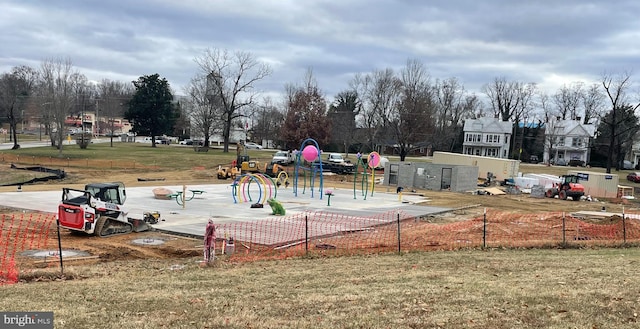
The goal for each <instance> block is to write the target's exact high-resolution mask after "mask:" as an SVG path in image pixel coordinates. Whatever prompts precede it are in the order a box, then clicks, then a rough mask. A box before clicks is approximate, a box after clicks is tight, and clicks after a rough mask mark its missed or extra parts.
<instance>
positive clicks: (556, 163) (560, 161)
mask: <svg viewBox="0 0 640 329" xmlns="http://www.w3.org/2000/svg"><path fill="white" fill-rule="evenodd" d="M551 164H552V165H554V166H566V165H567V160H565V159H557V160H556V161H552V162H551Z"/></svg>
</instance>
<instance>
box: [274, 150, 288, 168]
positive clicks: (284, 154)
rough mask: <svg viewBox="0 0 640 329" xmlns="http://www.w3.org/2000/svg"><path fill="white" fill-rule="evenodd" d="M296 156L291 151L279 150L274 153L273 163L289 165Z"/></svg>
mask: <svg viewBox="0 0 640 329" xmlns="http://www.w3.org/2000/svg"><path fill="white" fill-rule="evenodd" d="M293 161H294V157H293V154H292V153H291V152H290V151H278V152H276V154H274V155H273V158H272V159H271V163H277V164H281V165H288V164H290V163H293Z"/></svg>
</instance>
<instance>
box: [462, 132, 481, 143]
mask: <svg viewBox="0 0 640 329" xmlns="http://www.w3.org/2000/svg"><path fill="white" fill-rule="evenodd" d="M465 141H467V142H471V143H479V142H482V134H471V133H467V135H466V137H465Z"/></svg>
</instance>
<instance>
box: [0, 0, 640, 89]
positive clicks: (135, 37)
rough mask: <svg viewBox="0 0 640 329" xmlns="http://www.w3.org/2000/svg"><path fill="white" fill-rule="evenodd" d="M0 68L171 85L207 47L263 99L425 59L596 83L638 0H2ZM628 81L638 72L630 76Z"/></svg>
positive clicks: (634, 61)
mask: <svg viewBox="0 0 640 329" xmlns="http://www.w3.org/2000/svg"><path fill="white" fill-rule="evenodd" d="M0 6H1V7H0V28H1V29H2V31H3V33H2V34H0V44H2V48H3V52H2V53H1V54H0V70H1V71H6V70H8V69H9V68H10V67H12V66H15V65H22V64H27V65H31V66H34V67H37V66H38V65H39V63H40V62H41V61H42V60H43V59H46V58H51V57H69V58H70V59H71V60H72V61H73V63H74V64H75V65H76V66H77V67H78V69H79V70H80V71H81V72H83V73H85V74H86V75H87V76H88V78H89V79H91V80H100V79H102V78H109V79H118V80H124V81H131V80H133V79H135V78H136V77H138V76H140V75H143V74H152V73H159V74H160V75H162V76H164V77H166V78H167V79H168V80H169V81H170V82H171V84H172V86H173V87H174V89H176V90H178V91H181V90H182V87H183V86H184V85H186V84H187V83H188V81H189V79H190V78H191V77H192V76H193V75H194V74H195V73H196V70H197V68H196V65H195V63H194V62H193V58H194V57H196V56H198V55H200V54H201V53H202V52H203V50H204V49H206V48H221V49H228V50H230V51H236V50H240V51H247V52H250V53H252V54H253V55H254V56H256V57H257V58H259V59H260V60H263V61H265V62H267V63H269V64H271V65H272V67H273V72H274V73H273V75H272V76H271V77H270V78H269V79H266V80H264V81H262V82H261V83H260V85H259V86H257V87H258V89H261V90H264V91H265V92H268V93H269V94H271V95H275V94H277V93H280V92H282V90H283V86H284V85H285V84H286V83H295V82H299V81H300V80H301V79H302V77H303V76H304V74H305V72H306V70H307V69H308V68H312V69H313V71H314V74H315V75H316V78H317V79H318V82H319V85H320V87H321V88H322V89H323V90H324V91H325V92H326V94H327V96H328V97H332V96H333V95H334V94H336V93H337V92H339V91H340V90H342V89H345V88H347V86H348V82H349V80H350V79H351V78H352V77H353V75H354V74H355V73H359V72H360V73H368V72H371V71H373V70H376V69H384V68H386V67H391V68H394V69H398V68H401V67H402V66H403V65H404V64H405V62H406V61H407V59H409V58H415V59H419V60H421V61H423V62H424V63H425V65H426V66H427V67H428V68H429V70H430V72H431V74H432V75H433V77H434V78H440V79H444V78H448V77H457V78H458V79H459V80H460V81H461V82H462V83H463V84H465V87H466V88H467V89H468V90H470V91H476V92H478V91H479V90H480V88H481V86H482V85H483V84H485V83H488V82H490V81H491V80H493V79H494V78H495V77H498V76H505V77H507V78H509V79H514V80H521V81H526V82H536V83H538V84H539V85H540V86H541V88H547V89H550V90H553V89H554V88H557V87H558V86H560V85H562V84H563V83H571V82H573V81H576V80H582V81H585V82H586V83H590V82H593V81H596V80H597V79H598V77H599V76H600V75H601V74H602V73H603V72H605V71H609V72H612V71H613V72H616V71H623V70H634V69H637V68H638V64H639V63H638V62H639V58H640V56H639V55H640V45H638V43H637V40H638V37H639V36H640V21H638V20H637V19H636V18H635V17H634V15H635V13H637V12H638V11H640V4H638V3H637V2H636V1H631V0H628V1H622V0H621V1H616V2H615V3H614V2H604V1H596V0H584V1H582V0H566V1H550V0H541V1H529V2H522V1H511V0H486V1H475V0H460V1H429V2H425V1H418V0H404V1H397V0H395V1H394V0H378V1H365V0H353V1H321V0H317V1H311V0H309V1H295V0H282V1H262V0H242V1H239V0H216V1H208V0H182V1H173V0H137V1H122V0H112V1H91V0H89V1H83V0H67V1H56V2H53V1H45V0H37V1H18V0H9V1H4V2H3V3H2V5H0ZM635 78H637V77H635Z"/></svg>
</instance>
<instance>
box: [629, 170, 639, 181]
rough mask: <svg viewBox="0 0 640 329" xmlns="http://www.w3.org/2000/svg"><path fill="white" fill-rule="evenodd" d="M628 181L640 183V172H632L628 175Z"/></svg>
mask: <svg viewBox="0 0 640 329" xmlns="http://www.w3.org/2000/svg"><path fill="white" fill-rule="evenodd" d="M627 180H628V181H630V182H634V183H640V172H637V171H636V172H632V173H629V174H628V175H627Z"/></svg>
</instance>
